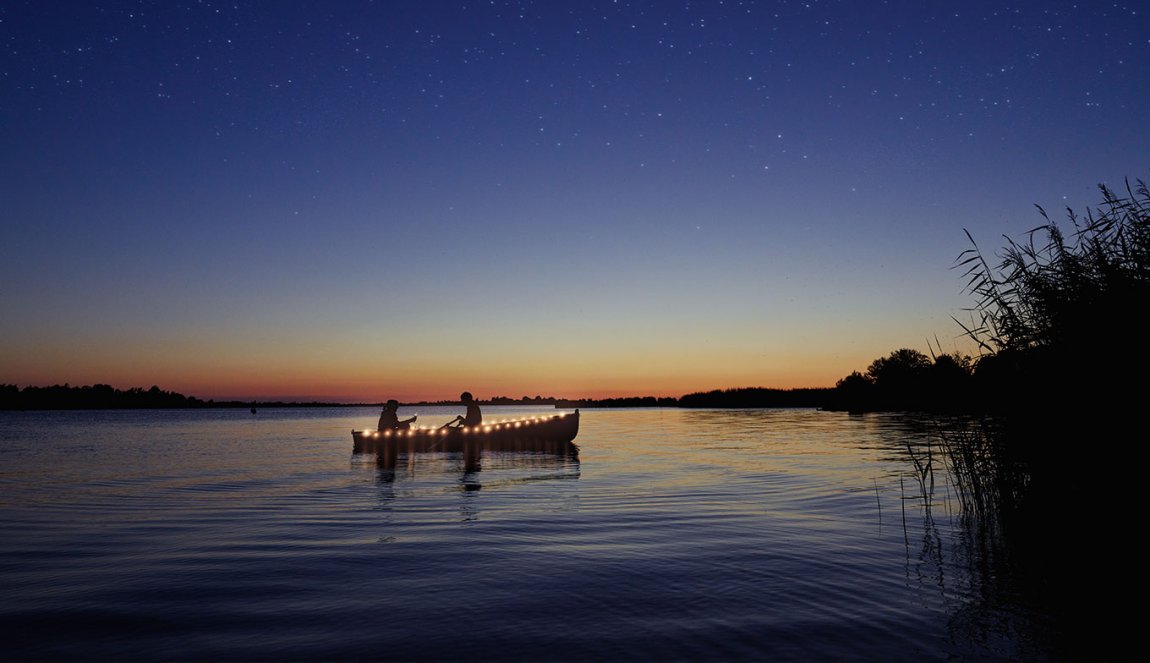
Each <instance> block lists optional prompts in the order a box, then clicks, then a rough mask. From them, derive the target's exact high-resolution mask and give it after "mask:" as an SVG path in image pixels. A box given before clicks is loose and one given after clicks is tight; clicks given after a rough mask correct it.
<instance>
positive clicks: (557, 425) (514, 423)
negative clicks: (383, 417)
mask: <svg viewBox="0 0 1150 663" xmlns="http://www.w3.org/2000/svg"><path fill="white" fill-rule="evenodd" d="M578 434H579V410H575V412H573V413H571V414H559V415H553V416H550V417H533V418H525V419H514V420H511V421H501V422H490V423H485V424H483V425H481V426H472V427H463V428H413V429H411V430H395V431H373V430H363V431H360V430H353V431H352V432H351V440H352V453H377V452H380V451H385V452H396V451H425V452H426V451H469V450H474V449H483V450H492V451H546V452H551V453H557V452H563V451H565V450H566V448H567V447H569V446H570V445H571V441H572V440H574V439H575V436H576V435H578Z"/></svg>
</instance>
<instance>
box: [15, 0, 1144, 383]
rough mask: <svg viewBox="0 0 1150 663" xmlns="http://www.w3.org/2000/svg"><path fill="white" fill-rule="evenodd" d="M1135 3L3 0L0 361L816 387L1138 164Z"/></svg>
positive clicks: (375, 378)
mask: <svg viewBox="0 0 1150 663" xmlns="http://www.w3.org/2000/svg"><path fill="white" fill-rule="evenodd" d="M1148 17H1150V7H1144V6H1142V5H1141V4H1140V3H1135V2H1117V3H1114V2H1085V1H1081V0H1080V1H1078V2H1062V1H1058V0H1052V1H1041V2H1040V1H1036V0H1023V1H1020V2H1005V1H1001V0H1000V1H997V2H982V1H977V0H975V1H969V0H968V1H963V2H950V1H939V2H923V1H910V0H890V1H886V2H883V1H879V0H873V1H859V0H806V1H793V0H764V1H759V2H755V1H749V0H747V1H732V0H725V1H720V0H713V1H709V2H687V1H684V0H678V1H675V2H671V1H667V2H662V1H643V0H618V1H613V0H606V1H604V0H587V1H580V2H558V1H556V2H532V1H526V0H524V1H518V2H504V1H502V0H496V1H492V2H488V1H483V2H449V1H446V0H445V1H435V0H428V1H406V0H394V1H382V0H381V1H378V2H369V1H366V0H361V1H352V0H346V1H339V2H312V1H304V0H280V1H275V2H271V1H267V2H251V1H248V0H231V1H228V2H217V1H214V0H202V1H196V2H188V1H177V0H171V1H164V2H159V1H155V2H153V1H141V2H127V1H119V2H100V1H99V0H91V1H85V2H62V1H51V0H8V1H7V2H5V3H3V4H2V5H0V200H2V201H3V204H2V205H0V219H2V225H0V233H2V234H0V283H2V284H3V285H2V286H0V337H2V338H3V342H2V345H0V383H9V384H17V385H21V386H25V385H49V384H56V383H61V384H62V383H65V382H68V383H71V384H73V385H79V384H92V383H97V382H100V383H107V384H111V385H113V386H115V387H117V388H128V387H132V386H144V387H147V386H150V385H152V384H158V385H159V386H161V388H164V389H168V390H174V391H178V392H180V393H184V394H187V395H194V396H198V397H200V398H215V399H225V398H244V399H247V398H261V399H263V398H283V399H297V398H298V399H312V398H315V399H320V400H333V401H363V402H366V401H377V400H381V399H385V398H399V399H401V400H416V399H433V400H435V399H447V398H454V397H455V396H456V395H457V394H458V393H459V392H460V391H461V390H463V389H468V390H470V391H472V392H474V393H475V394H476V395H477V396H478V397H480V398H487V397H491V396H496V395H507V396H512V397H516V398H518V397H519V396H523V395H528V396H534V395H537V394H542V395H555V396H565V397H604V396H626V395H672V396H677V395H681V394H684V393H688V392H692V391H702V390H709V389H717V388H728V387H741V386H765V387H783V388H787V387H819V386H832V385H833V384H834V383H835V381H836V380H838V379H839V378H841V377H843V376H845V375H846V374H848V373H850V372H851V371H853V370H864V369H865V368H866V366H867V364H869V363H870V361H872V360H873V359H875V358H877V357H879V356H884V355H886V354H888V353H889V352H891V351H892V350H895V349H897V348H900V347H912V348H916V349H919V350H922V351H924V352H925V351H927V350H928V344H931V345H933V346H934V347H935V348H936V349H941V350H942V351H944V352H950V351H955V350H959V351H965V352H972V351H973V349H972V348H971V347H970V346H969V344H967V343H965V342H964V340H963V339H962V338H961V329H960V328H959V326H958V325H957V324H956V323H955V322H954V320H952V316H953V317H959V318H962V317H964V316H966V315H967V314H965V313H964V312H963V310H964V309H965V308H968V307H969V306H970V305H971V304H972V303H973V302H972V299H971V297H970V296H969V295H967V294H965V293H964V292H963V285H964V282H963V279H962V278H961V272H960V271H958V270H956V269H955V268H954V264H955V259H956V258H957V257H958V255H959V253H960V252H962V251H963V250H965V249H967V248H968V247H969V243H968V240H967V239H966V235H965V234H964V230H969V231H970V233H971V234H972V235H973V236H974V238H975V239H976V241H978V242H979V245H980V246H981V247H982V248H983V249H984V250H985V251H986V252H987V253H989V254H993V253H994V252H995V251H997V250H998V248H999V247H1001V246H1002V245H1003V236H1004V235H1006V236H1010V237H1015V238H1017V237H1021V236H1022V235H1023V234H1024V233H1025V232H1026V231H1027V230H1029V229H1031V228H1033V227H1035V226H1037V225H1039V223H1040V222H1041V217H1040V216H1039V215H1038V214H1037V211H1036V210H1035V208H1034V205H1035V204H1038V205H1042V206H1044V207H1046V208H1047V209H1048V210H1050V211H1051V212H1052V215H1053V216H1055V217H1056V218H1061V217H1060V215H1061V210H1063V209H1064V208H1065V207H1067V206H1069V207H1072V208H1074V209H1076V210H1079V211H1081V210H1084V209H1086V208H1088V207H1092V206H1094V205H1096V204H1097V203H1098V202H1100V200H1101V198H1100V196H1099V194H1098V192H1097V189H1096V186H1097V184H1099V183H1108V184H1110V185H1113V186H1122V183H1123V180H1124V179H1125V178H1131V179H1134V178H1143V179H1145V178H1147V177H1148V176H1150V173H1147V167H1148V166H1150V161H1148V159H1147V156H1148V155H1150V149H1148V148H1150V123H1147V117H1148V116H1147V110H1146V109H1147V108H1148V107H1150V67H1147V63H1148V62H1150V18H1148Z"/></svg>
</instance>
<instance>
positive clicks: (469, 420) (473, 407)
mask: <svg viewBox="0 0 1150 663" xmlns="http://www.w3.org/2000/svg"><path fill="white" fill-rule="evenodd" d="M459 400H460V402H461V403H463V405H466V406H467V414H466V415H462V416H458V417H456V418H455V419H453V420H451V421H450V422H449V423H448V424H447V425H446V426H444V428H446V427H447V426H451V425H452V424H456V423H458V424H459V425H460V426H466V427H468V428H470V427H473V426H478V425H479V424H482V423H483V413H482V412H480V411H479V404H478V403H476V402H475V398H474V397H472V395H471V392H470V391H465V392H463V393H462V394H460V395H459Z"/></svg>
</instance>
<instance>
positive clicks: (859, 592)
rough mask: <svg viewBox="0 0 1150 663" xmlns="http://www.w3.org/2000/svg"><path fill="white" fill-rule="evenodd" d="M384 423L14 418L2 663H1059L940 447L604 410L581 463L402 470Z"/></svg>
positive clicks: (784, 417)
mask: <svg viewBox="0 0 1150 663" xmlns="http://www.w3.org/2000/svg"><path fill="white" fill-rule="evenodd" d="M540 411H541V410H540V409H539V408H535V409H532V408H487V409H486V410H485V415H486V416H487V417H488V418H501V417H511V416H516V415H521V414H526V413H538V412H540ZM542 411H543V412H547V413H553V412H554V411H553V410H549V409H542ZM414 412H418V414H419V415H420V423H425V424H435V423H438V422H440V421H446V420H447V419H449V418H451V417H453V416H454V415H455V414H457V413H458V409H457V408H446V409H436V408H420V409H412V408H405V409H401V411H400V416H401V417H403V416H409V415H410V414H412V413H414ZM377 416H378V410H377V409H375V408H350V409H349V408H331V409H299V410H270V409H269V410H261V411H260V412H259V413H258V414H256V415H252V414H250V413H249V412H247V411H246V410H206V411H155V412H138V411H128V412H47V413H0V528H2V530H3V532H4V534H3V537H2V539H0V587H2V588H3V590H2V596H0V626H3V628H4V630H5V631H6V632H7V633H8V636H6V644H5V647H4V649H3V654H0V657H3V658H15V659H36V658H48V659H85V660H90V659H129V658H130V659H169V660H170V659H181V660H188V659H198V660H203V659H213V660H218V659H226V660H236V659H240V660H269V659H276V660H280V659H327V660H331V659H337V660H339V659H400V660H410V659H419V660H639V659H642V660H747V659H756V660H763V659H773V660H875V661H879V660H882V661H890V660H905V661H923V660H951V659H955V658H959V659H991V660H994V659H1008V658H1014V659H1024V660H1042V659H1046V658H1049V657H1050V656H1049V654H1048V652H1047V650H1046V649H1045V645H1044V642H1045V640H1044V635H1043V634H1044V632H1045V629H1046V628H1047V625H1046V624H1044V622H1043V619H1042V618H1041V615H1042V611H1041V610H1039V609H1036V608H1032V607H1030V606H1028V605H1027V603H1026V601H1025V600H1023V598H1021V596H1020V595H1015V594H1014V593H1013V590H1012V589H1011V583H1010V582H1009V578H1002V577H1000V576H1001V573H1000V572H999V571H996V570H995V569H996V568H997V567H995V565H994V560H993V559H992V557H993V550H994V548H993V546H992V545H988V544H987V540H986V537H985V534H983V533H980V531H979V529H978V527H977V524H976V523H971V522H970V521H969V520H968V519H964V518H962V517H960V513H959V508H958V504H957V496H956V495H955V494H954V491H953V489H952V487H951V486H950V484H949V483H948V481H947V480H946V477H945V475H944V474H942V473H941V468H939V467H938V466H937V464H936V466H935V475H934V489H933V493H931V494H930V495H928V497H929V498H930V499H929V501H928V500H925V499H924V497H923V492H922V487H921V485H920V483H919V482H918V480H917V477H918V476H919V475H918V474H917V472H916V470H915V467H914V466H913V464H912V463H911V462H910V461H909V460H908V453H907V445H908V443H909V444H910V445H911V447H912V448H921V446H920V445H922V444H923V443H924V442H925V441H926V440H927V433H926V432H925V430H927V429H925V428H924V427H923V426H922V425H921V422H916V421H914V420H912V419H907V418H905V417H900V416H895V415H866V416H861V417H860V416H848V415H846V414H839V413H827V412H819V411H814V410H749V411H748V410H740V411H714V410H702V411H693V410H676V409H669V410H660V409H651V410H621V411H620V410H617V411H600V410H588V411H584V412H583V417H582V425H581V429H580V433H579V436H578V438H577V439H576V443H577V445H578V447H579V453H578V457H577V458H572V457H554V456H546V455H539V454H524V453H521V454H512V453H502V454H491V455H486V456H484V457H482V458H481V459H480V464H479V467H475V466H468V467H465V464H464V462H463V459H462V458H461V457H460V456H459V455H453V454H423V455H414V456H412V457H410V458H407V457H405V456H400V458H399V463H398V464H397V466H396V467H395V468H394V469H381V468H380V467H379V466H377V464H376V463H375V459H374V457H373V456H359V457H356V456H352V454H351V453H350V452H351V436H350V434H349V431H350V430H351V429H352V428H365V427H374V424H375V420H376V418H377ZM927 488H928V489H929V485H928V486H927Z"/></svg>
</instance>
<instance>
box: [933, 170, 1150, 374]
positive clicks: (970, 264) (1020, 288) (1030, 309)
mask: <svg viewBox="0 0 1150 663" xmlns="http://www.w3.org/2000/svg"><path fill="white" fill-rule="evenodd" d="M1099 190H1100V191H1101V193H1102V198H1103V201H1102V203H1101V204H1100V205H1099V206H1098V207H1096V208H1095V209H1093V210H1088V211H1087V212H1086V214H1085V216H1080V215H1078V214H1076V213H1075V212H1074V211H1073V210H1071V209H1067V216H1068V219H1069V222H1070V224H1071V226H1072V227H1073V231H1072V232H1070V234H1069V236H1068V235H1067V233H1065V232H1064V231H1063V229H1062V228H1061V227H1060V226H1059V225H1058V224H1057V223H1055V222H1054V221H1052V220H1051V219H1050V217H1049V215H1048V214H1047V213H1046V210H1045V209H1043V208H1042V207H1040V206H1039V207H1038V211H1039V213H1040V214H1041V216H1042V218H1043V219H1044V221H1045V223H1043V224H1041V225H1039V226H1038V227H1036V228H1034V229H1033V230H1031V231H1029V232H1028V233H1027V234H1026V237H1025V239H1024V240H1022V241H1015V240H1012V239H1010V238H1009V237H1007V238H1005V239H1006V246H1005V247H1004V249H1003V250H1002V252H1001V253H1000V254H999V255H998V261H997V263H993V264H992V262H991V261H989V260H987V258H986V256H985V255H984V254H983V253H982V251H981V250H980V249H979V247H978V245H977V243H976V242H975V241H974V238H973V236H971V235H970V233H969V231H968V232H967V233H966V234H967V239H968V240H970V243H971V245H972V248H970V249H967V250H966V251H963V252H962V253H961V254H960V255H959V258H958V261H957V265H956V266H957V267H960V268H963V269H964V270H965V272H964V277H965V279H966V288H967V290H968V292H969V293H970V294H972V295H973V296H974V297H975V300H976V301H975V305H974V307H973V308H971V309H968V312H969V313H970V321H969V322H963V321H961V320H958V319H957V318H956V319H955V322H957V323H958V324H959V325H960V326H961V327H962V328H963V330H964V332H965V334H966V335H967V336H969V337H970V338H971V339H972V340H974V341H975V342H976V343H977V344H978V346H979V347H980V348H982V349H983V350H984V351H986V352H988V353H998V352H1002V351H1025V350H1031V349H1035V348H1066V349H1076V350H1080V349H1082V344H1083V342H1089V341H1097V340H1101V339H1102V338H1104V335H1105V333H1106V331H1108V330H1112V329H1117V328H1119V327H1120V326H1121V325H1123V324H1127V323H1129V322H1131V321H1133V320H1134V316H1132V315H1131V313H1132V310H1131V309H1132V308H1133V307H1131V306H1130V304H1131V302H1138V301H1145V299H1140V298H1144V297H1145V296H1146V295H1147V294H1150V190H1148V189H1147V186H1146V183H1145V182H1143V181H1142V180H1138V181H1137V184H1136V185H1134V186H1132V185H1131V184H1130V182H1129V181H1127V182H1126V188H1125V192H1126V195H1125V196H1119V195H1117V194H1116V193H1115V192H1114V191H1113V190H1111V189H1110V188H1108V187H1107V186H1105V185H1099Z"/></svg>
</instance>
